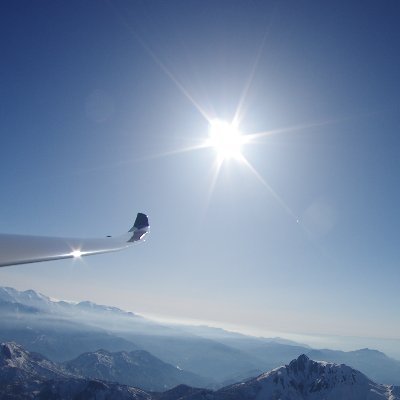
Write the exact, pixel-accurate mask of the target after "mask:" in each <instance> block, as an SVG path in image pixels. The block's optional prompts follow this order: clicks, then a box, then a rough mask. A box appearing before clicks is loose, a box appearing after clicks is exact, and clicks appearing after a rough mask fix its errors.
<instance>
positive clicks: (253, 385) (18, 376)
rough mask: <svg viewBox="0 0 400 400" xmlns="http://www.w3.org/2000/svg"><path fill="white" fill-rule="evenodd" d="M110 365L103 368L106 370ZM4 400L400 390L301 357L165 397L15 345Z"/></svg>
mask: <svg viewBox="0 0 400 400" xmlns="http://www.w3.org/2000/svg"><path fill="white" fill-rule="evenodd" d="M106 364H107V363H104V365H106ZM0 399H1V400H3V399H4V400H5V399H7V400H25V399H31V400H36V399H37V400H43V399H46V400H56V399H57V400H60V399H85V400H92V399H93V400H94V399H116V400H119V399H124V400H400V388H399V387H393V386H386V385H381V384H376V383H374V382H372V381H371V380H369V379H368V378H367V377H366V376H365V375H363V374H362V373H361V372H359V371H357V370H355V369H353V368H350V367H348V366H346V365H344V364H342V365H337V364H332V363H327V362H321V361H319V362H316V361H312V360H310V359H309V358H308V357H307V356H305V355H301V356H299V357H298V358H297V359H295V360H293V361H292V362H290V364H289V365H286V366H283V367H279V368H276V369H274V370H272V371H270V372H266V373H264V374H262V375H260V376H258V377H257V378H254V379H251V380H249V381H247V382H242V383H237V384H235V385H231V386H228V387H225V388H222V389H220V390H218V391H211V390H206V389H196V388H192V387H189V386H185V385H180V386H177V387H175V388H173V389H171V390H169V391H166V392H163V393H154V392H150V393H146V392H145V391H143V390H140V389H136V388H134V387H129V386H126V385H121V384H119V383H110V382H105V381H101V380H93V379H85V378H79V377H76V376H74V375H72V374H68V373H66V372H65V371H63V369H62V368H60V367H59V366H57V365H56V364H54V363H52V362H50V361H49V360H46V359H45V358H44V357H42V356H40V355H38V354H31V353H29V352H27V351H25V350H24V349H23V348H21V346H18V345H16V344H15V343H7V344H2V345H1V346H0Z"/></svg>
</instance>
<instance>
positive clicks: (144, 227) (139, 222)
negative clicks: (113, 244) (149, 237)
mask: <svg viewBox="0 0 400 400" xmlns="http://www.w3.org/2000/svg"><path fill="white" fill-rule="evenodd" d="M149 226H150V225H149V219H148V217H147V215H146V214H143V213H138V214H137V216H136V220H135V223H134V224H133V226H132V228H131V229H130V230H129V232H132V233H133V235H132V237H131V238H130V239H129V240H128V242H138V241H139V240H142V239H143V237H144V236H145V235H146V233H147V232H148V231H149Z"/></svg>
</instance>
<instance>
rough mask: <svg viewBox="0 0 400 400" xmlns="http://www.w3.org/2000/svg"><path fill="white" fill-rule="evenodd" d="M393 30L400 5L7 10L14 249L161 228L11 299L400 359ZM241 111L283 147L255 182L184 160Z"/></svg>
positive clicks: (397, 44)
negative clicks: (29, 295) (368, 349)
mask: <svg viewBox="0 0 400 400" xmlns="http://www.w3.org/2000/svg"><path fill="white" fill-rule="evenodd" d="M399 20H400V3H399V2H398V1H394V0H393V1H389V0H388V1H379V2H378V1H335V2H321V1H317V0H315V1H311V0H310V1H297V0H296V1H294V0H293V1H289V0H288V1H285V0H282V1H256V0H253V1H236V0H229V1H224V0H219V1H204V0H202V1H200V0H199V1H193V0H185V1H183V0H182V1H175V0H172V1H161V0H160V1H128V0H124V1H122V0H100V1H98V0H85V1H78V0H76V1H69V0H68V1H67V0H64V1H61V0H51V1H50V0H48V1H42V0H40V1H35V2H33V1H22V0H17V1H11V0H10V1H5V2H3V4H2V7H1V13H0V37H1V38H2V39H1V44H0V46H1V47H0V48H1V61H0V71H1V74H0V93H1V96H0V122H1V124H0V129H1V136H0V137H1V142H0V180H1V187H2V191H1V193H2V195H1V197H0V228H1V229H0V231H1V232H5V233H23V234H41V235H54V236H77V237H80V236H82V237H96V236H104V235H107V234H118V233H121V232H123V231H125V230H127V229H129V228H130V227H131V224H132V222H133V220H134V217H135V215H136V212H138V211H141V212H146V213H147V214H148V215H149V217H150V221H151V225H152V230H151V235H150V237H149V239H148V240H147V242H146V243H145V244H143V245H140V246H137V247H136V248H135V249H131V250H129V251H124V252H121V253H115V254H109V255H103V256H96V257H88V258H86V259H83V260H81V261H80V260H66V261H58V262H48V263H41V264H32V265H26V266H18V267H11V268H2V269H1V270H0V283H1V285H10V286H14V287H16V288H18V289H28V288H33V289H36V290H39V291H42V292H43V293H45V294H47V295H50V296H53V297H56V298H64V299H70V300H81V299H90V300H93V301H96V302H99V303H103V304H110V305H115V306H119V307H122V308H125V309H129V310H131V311H134V312H139V313H142V314H148V315H156V316H162V317H164V318H172V319H176V320H194V321H208V322H210V323H213V324H215V325H219V326H228V327H235V328H236V329H242V330H244V331H246V332H253V333H256V334H265V335H268V334H269V333H270V332H280V333H292V334H298V335H311V334H312V335H316V336H318V337H322V336H320V335H330V336H333V335H339V336H356V337H365V338H373V337H377V338H384V339H395V340H392V341H390V343H391V349H392V350H393V351H392V354H395V353H396V354H398V358H400V348H396V346H398V347H399V346H400V345H399V343H400V317H399V310H400V293H399V284H400V269H399V255H400V239H399V225H400V211H399V204H400V179H399V177H400V175H399V171H400V135H399V133H400V113H399V111H400V78H399V71H400V51H399V48H400V28H399ZM237 110H240V116H241V124H240V129H241V130H242V131H243V132H244V133H245V134H254V133H259V132H269V131H275V134H270V135H260V136H259V138H258V140H257V142H256V143H255V142H253V143H251V144H248V145H245V146H244V148H243V155H244V157H245V158H246V160H248V162H249V163H250V164H251V166H252V167H253V168H254V170H251V169H250V168H249V167H248V166H247V165H245V164H243V163H241V162H237V161H235V160H230V161H226V162H224V164H223V165H222V167H221V169H220V171H219V174H218V176H216V175H215V161H216V154H215V151H213V149H209V148H208V149H202V150H196V151H186V152H178V151H179V150H183V149H186V148H188V147H191V146H196V145H199V144H201V143H204V141H205V140H206V139H207V136H208V128H209V127H208V125H209V123H208V121H207V118H220V119H226V120H232V118H233V117H234V115H235V113H236V112H237ZM254 171H256V172H257V174H258V175H256V174H255V172H254ZM215 177H216V180H215V184H214V185H213V179H214V178H215ZM365 340H367V339H365ZM364 342H365V341H364ZM364 342H363V341H362V340H361V339H360V341H358V342H356V343H354V341H353V342H351V343H352V346H353V345H354V347H357V346H358V345H359V344H360V345H362V343H364ZM349 343H350V342H349ZM382 343H384V341H382ZM385 343H389V341H386V342H385ZM328 344H329V343H328ZM328 344H327V345H328ZM375 347H379V346H375ZM383 347H384V346H382V348H383ZM385 349H387V347H385Z"/></svg>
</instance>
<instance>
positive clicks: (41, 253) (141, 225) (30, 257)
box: [0, 213, 149, 267]
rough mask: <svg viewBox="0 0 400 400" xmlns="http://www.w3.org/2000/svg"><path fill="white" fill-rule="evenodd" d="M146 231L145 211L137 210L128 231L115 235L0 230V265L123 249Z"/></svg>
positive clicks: (139, 238)
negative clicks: (94, 236)
mask: <svg viewBox="0 0 400 400" xmlns="http://www.w3.org/2000/svg"><path fill="white" fill-rule="evenodd" d="M148 231H149V221H148V218H147V215H145V214H142V213H138V215H137V217H136V220H135V223H134V225H133V227H132V228H131V229H130V230H129V232H127V233H126V234H124V235H122V236H118V237H110V236H108V237H105V238H99V239H77V238H57V237H45V236H25V235H7V234H0V267H5V266H8V265H15V264H27V263H33V262H39V261H50V260H58V259H61V258H71V257H81V256H88V255H92V254H99V253H106V252H109V251H117V250H122V249H125V248H127V247H129V246H131V245H132V244H133V243H135V242H139V241H141V240H143V238H144V236H145V235H146V234H147V233H148Z"/></svg>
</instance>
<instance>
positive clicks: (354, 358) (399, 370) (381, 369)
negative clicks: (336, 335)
mask: <svg viewBox="0 0 400 400" xmlns="http://www.w3.org/2000/svg"><path fill="white" fill-rule="evenodd" d="M307 355H308V356H309V357H310V358H312V359H314V360H325V361H331V362H335V363H338V364H347V365H351V366H352V367H353V368H356V369H359V370H361V371H363V372H364V373H365V374H366V375H367V376H368V377H369V378H371V379H372V380H374V381H375V382H381V383H386V384H392V385H393V384H394V385H400V362H399V361H397V360H394V359H393V358H390V357H388V356H387V355H385V354H384V353H382V352H380V351H377V350H370V349H361V350H355V351H338V350H327V349H324V350H312V351H310V352H308V353H307Z"/></svg>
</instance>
